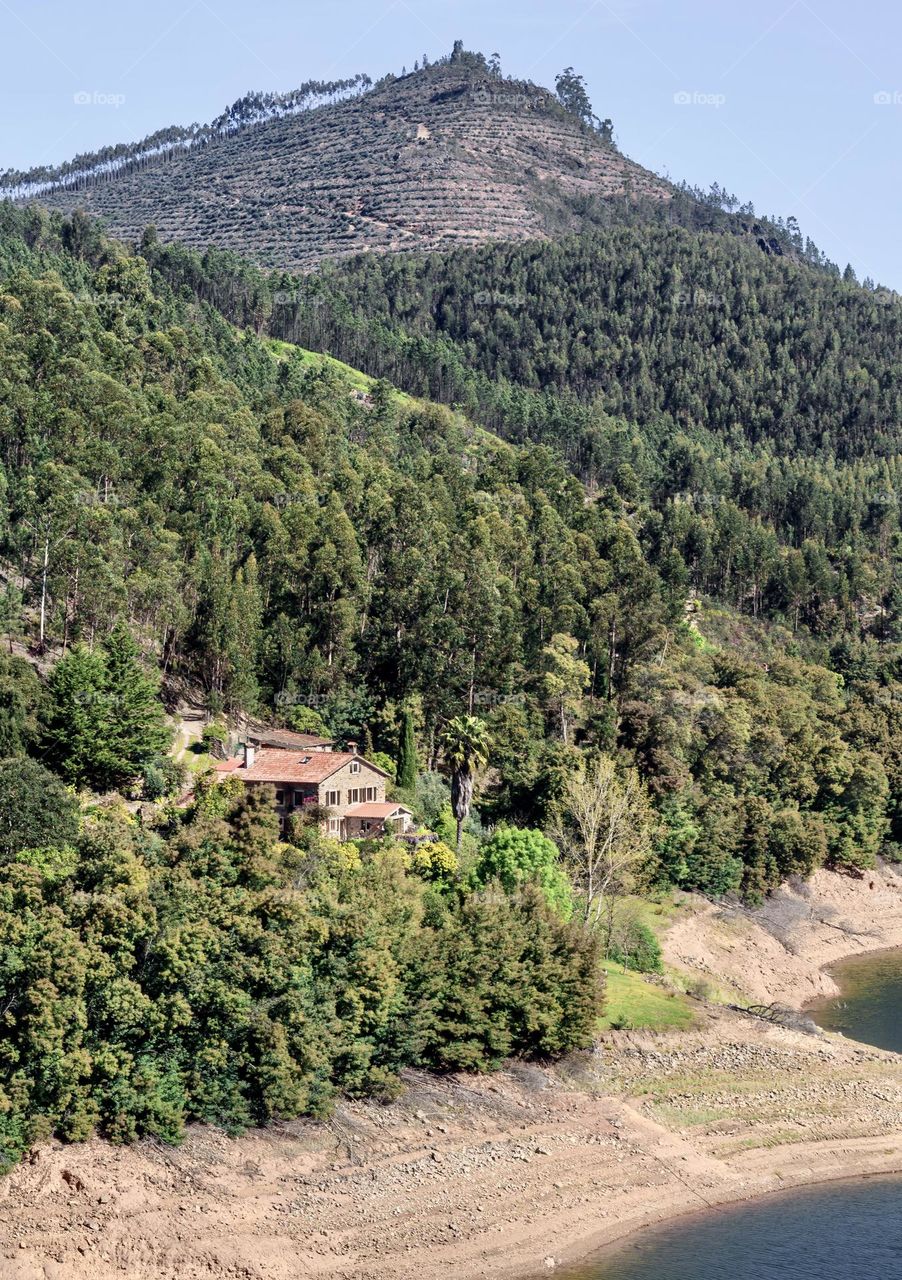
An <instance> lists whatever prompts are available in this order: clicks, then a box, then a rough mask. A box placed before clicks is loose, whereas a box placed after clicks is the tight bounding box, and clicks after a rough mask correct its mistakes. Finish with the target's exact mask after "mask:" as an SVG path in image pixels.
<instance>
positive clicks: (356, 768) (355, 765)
mask: <svg viewBox="0 0 902 1280" xmlns="http://www.w3.org/2000/svg"><path fill="white" fill-rule="evenodd" d="M359 772H360V761H359V760H352V761H351V773H359Z"/></svg>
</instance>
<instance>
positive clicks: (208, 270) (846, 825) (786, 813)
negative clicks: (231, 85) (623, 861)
mask: <svg viewBox="0 0 902 1280" xmlns="http://www.w3.org/2000/svg"><path fill="white" fill-rule="evenodd" d="M3 216H4V229H3V234H2V264H3V265H2V270H3V276H4V285H3V296H2V301H0V305H2V316H3V327H2V329H0V339H2V344H3V351H2V355H3V361H2V369H3V383H2V390H0V406H2V418H0V422H2V434H0V441H2V450H3V454H2V457H3V465H4V474H5V500H6V504H7V521H6V524H5V527H4V535H3V547H2V551H3V560H4V563H5V565H6V566H7V569H6V576H7V588H6V593H5V599H4V612H5V617H6V622H5V626H6V628H7V630H8V632H9V634H10V637H11V639H15V638H17V637H21V636H23V635H26V634H27V635H28V637H29V638H30V640H31V642H32V643H35V644H37V645H38V647H39V648H43V649H44V650H46V651H47V652H48V653H50V654H51V655H57V654H58V653H59V652H60V646H62V647H63V648H67V647H71V646H72V645H73V644H74V643H75V642H77V641H80V640H81V641H86V642H87V643H88V644H89V645H97V644H98V643H99V642H100V641H101V640H102V639H103V637H105V636H106V635H107V634H108V633H109V631H110V630H111V628H112V627H113V625H114V623H115V621H116V620H117V619H124V620H125V621H126V622H127V624H128V625H129V627H130V628H131V629H132V630H133V632H134V634H135V635H137V636H138V637H139V638H140V641H141V644H142V646H143V649H144V651H145V654H146V655H147V657H148V658H152V660H153V661H154V662H155V663H157V664H158V665H159V667H160V669H161V671H162V673H163V675H164V677H165V679H166V680H167V681H172V680H175V679H179V680H187V681H190V682H192V684H194V685H196V686H197V687H198V688H199V689H200V690H202V691H203V696H204V697H205V698H206V699H207V703H208V706H209V707H210V710H211V714H217V713H220V712H226V713H229V712H235V711H237V710H239V709H240V710H242V711H252V712H257V713H260V714H262V715H264V716H269V717H271V718H277V719H282V720H285V719H288V718H289V715H290V713H291V712H292V711H297V710H298V709H302V708H305V707H306V708H308V709H311V708H312V709H315V710H316V711H317V713H319V714H321V715H322V716H323V717H324V719H325V720H326V722H327V723H328V725H329V726H330V728H331V729H332V731H333V732H335V733H336V735H338V736H340V737H341V736H345V737H357V738H360V739H362V738H364V736H366V737H367V739H368V742H369V744H370V745H371V746H372V747H373V748H374V749H376V750H381V751H384V752H386V753H388V755H390V756H395V755H396V754H397V752H398V747H399V736H400V728H401V723H402V719H403V716H404V714H405V709H407V711H411V710H412V714H413V716H414V719H415V722H416V724H415V728H416V736H417V742H418V750H419V752H420V761H419V763H420V766H421V767H425V768H427V769H429V768H432V767H434V766H435V764H436V762H437V761H438V760H439V759H440V748H439V742H440V737H441V733H442V731H443V729H444V727H445V726H446V725H447V724H448V723H449V721H450V720H452V719H453V718H454V717H456V716H458V715H459V714H461V713H462V712H475V713H476V714H477V715H479V716H480V717H482V718H483V719H484V721H485V723H486V726H487V730H488V736H489V741H490V743H491V751H490V768H489V772H488V773H487V775H486V778H485V781H484V785H483V787H482V790H481V793H480V795H479V797H478V802H477V805H478V810H479V812H480V813H481V815H482V819H483V821H484V822H486V823H495V822H498V821H501V820H505V819H506V820H509V821H515V822H518V823H520V824H524V825H529V826H534V827H543V826H546V825H547V824H548V823H549V822H550V821H551V819H552V816H553V813H554V810H555V805H556V803H557V802H558V800H559V799H560V796H561V794H562V791H563V790H564V789H565V788H566V785H567V780H568V778H569V777H570V776H571V775H572V774H573V772H574V770H577V771H578V770H579V768H580V767H581V762H583V763H584V762H585V761H587V760H591V758H592V752H593V751H594V750H596V749H598V748H601V749H603V751H604V752H606V753H609V754H610V753H613V754H614V755H615V757H617V758H619V759H620V761H621V763H622V765H623V766H624V767H628V766H630V765H636V766H638V768H639V771H640V774H641V776H642V778H643V780H644V784H645V785H646V786H647V788H648V790H649V792H650V794H651V797H652V801H653V805H654V812H655V815H656V818H655V821H656V822H658V823H659V824H660V826H659V835H658V837H657V844H656V849H657V854H656V858H657V863H656V869H655V870H654V871H653V872H652V876H653V878H654V877H655V876H657V877H659V878H661V879H663V880H670V881H671V882H674V883H677V884H681V885H685V886H690V887H699V888H703V889H706V890H709V891H713V892H723V891H726V890H730V889H735V888H740V887H742V888H743V889H744V890H745V891H746V892H747V893H750V894H756V893H760V892H762V891H764V890H766V889H767V888H768V887H770V886H772V885H773V884H775V883H777V882H778V881H779V880H780V879H781V878H782V877H783V876H785V875H787V874H789V873H791V872H793V871H799V870H801V871H805V870H807V869H809V868H810V867H812V866H814V865H818V864H819V863H822V862H824V861H827V862H830V863H832V864H834V865H840V866H854V865H860V864H866V863H867V862H868V861H869V860H870V859H872V858H873V857H874V856H875V855H876V854H877V853H878V852H879V851H880V850H881V848H883V849H884V851H886V852H889V853H892V852H893V850H894V849H895V847H896V846H895V844H894V842H898V841H899V839H900V836H902V826H900V820H902V814H900V808H899V797H900V778H902V759H900V754H899V745H898V744H899V741H900V735H899V728H900V708H902V700H900V692H902V690H900V685H899V682H898V681H899V674H900V672H899V658H900V648H899V641H900V638H902V637H900V618H899V608H900V593H899V588H898V556H899V533H898V508H897V505H896V504H895V503H894V502H893V501H892V500H890V499H891V496H892V495H891V492H890V490H889V489H887V490H885V496H884V498H883V500H882V501H880V502H878V501H877V500H876V497H875V495H874V492H873V486H874V485H875V483H876V482H877V476H878V475H879V474H881V473H882V474H883V475H884V476H885V477H886V479H885V481H884V483H886V484H890V483H891V477H892V474H894V473H893V472H892V467H894V466H895V465H896V464H895V462H894V461H890V460H881V461H879V462H878V461H877V460H876V459H875V458H874V457H873V456H872V455H871V453H870V451H868V450H866V449H865V447H864V446H865V442H864V440H863V439H862V441H861V447H860V452H861V453H862V455H863V456H862V458H861V459H859V460H856V461H854V462H844V461H840V460H825V459H823V458H820V457H816V456H803V455H802V454H801V453H800V452H796V453H792V452H791V451H789V450H787V451H786V452H785V454H784V456H782V457H779V458H778V457H777V456H776V455H775V454H774V455H771V454H769V453H768V451H767V450H766V448H765V447H764V446H762V447H761V452H760V454H757V455H756V454H755V453H753V452H752V448H751V443H750V442H743V441H742V440H741V438H740V439H737V440H735V441H734V442H733V443H732V444H731V445H722V444H721V443H720V441H719V440H718V439H717V438H716V436H715V433H714V432H713V430H711V429H710V428H708V429H707V430H706V431H704V432H703V431H702V430H701V427H700V425H699V426H693V427H692V429H691V430H688V431H687V432H686V433H684V434H683V435H681V436H676V435H675V436H673V437H672V438H670V439H669V440H668V439H667V437H666V435H664V434H662V435H661V436H660V437H659V438H658V440H657V442H656V441H655V432H654V429H653V428H646V427H644V426H640V425H639V424H637V423H630V422H627V421H625V420H622V419H619V418H614V417H611V416H608V415H606V414H605V413H604V412H603V411H602V410H600V409H599V408H598V407H597V406H592V407H591V408H590V409H589V410H587V412H591V413H592V414H593V415H595V420H594V430H595V438H596V439H597V442H598V449H599V459H598V464H597V466H596V467H595V468H594V470H593V474H592V477H591V484H590V485H589V487H588V488H586V486H585V485H584V484H583V482H582V481H581V479H580V478H579V477H578V476H577V475H574V474H573V472H572V471H571V470H570V469H568V466H567V465H566V462H565V460H564V458H562V457H559V456H558V455H557V454H556V452H555V450H554V449H553V448H552V447H550V445H549V444H524V443H517V444H510V443H505V442H502V441H501V440H499V439H498V438H496V437H493V436H491V435H489V434H487V433H486V432H484V431H483V430H482V429H480V428H479V427H478V426H476V425H474V424H473V422H472V421H470V420H469V419H468V418H466V417H465V416H462V415H461V414H459V413H456V412H452V411H450V410H448V409H447V408H442V407H440V406H438V405H435V404H429V403H426V402H423V401H417V400H410V399H406V398H404V397H402V396H400V395H398V394H396V393H395V392H394V391H393V390H392V389H391V388H390V386H388V384H386V383H384V382H383V383H379V384H377V385H375V386H374V387H373V391H372V396H371V398H370V400H369V401H368V402H367V401H365V400H361V399H360V398H358V394H354V388H353V386H352V384H351V383H350V382H346V381H343V380H342V379H343V375H342V374H341V371H340V370H337V371H336V367H335V366H333V365H330V364H328V363H323V362H316V361H314V360H312V359H311V358H310V357H309V356H308V355H305V353H304V352H303V351H301V350H298V349H296V348H292V347H290V346H288V345H286V344H280V343H275V342H273V341H271V340H270V339H268V338H266V337H264V336H258V335H257V333H256V332H255V331H254V330H256V329H258V328H263V327H265V324H266V322H267V320H268V319H269V317H268V316H267V315H266V314H264V313H262V312H261V314H260V316H259V317H258V323H257V324H256V325H255V326H254V330H245V331H244V332H239V331H238V329H236V328H234V327H233V326H232V324H230V323H229V322H228V321H227V320H226V319H224V318H223V315H222V313H221V312H220V311H219V310H217V309H215V308H214V307H212V306H210V305H209V304H207V303H202V302H200V301H198V299H199V298H200V297H201V296H203V295H204V294H207V295H210V294H215V293H217V292H220V293H222V294H226V293H228V292H229V290H232V291H233V292H232V295H231V297H230V298H229V299H228V301H229V303H230V305H229V306H228V307H227V308H226V309H227V310H229V311H230V312H233V313H234V312H235V311H236V310H238V309H240V308H241V307H247V306H250V305H251V301H250V295H249V294H239V293H238V292H237V291H236V290H235V281H236V279H239V275H237V274H236V270H235V264H234V263H231V262H230V261H228V260H226V261H225V263H223V261H222V260H221V259H219V258H217V257H215V256H214V257H209V258H207V259H206V260H204V261H201V259H199V258H196V257H192V256H191V255H190V254H185V253H184V252H183V251H177V250H172V249H170V250H163V249H162V248H161V247H160V246H159V245H158V244H157V243H156V242H155V241H154V240H153V238H152V237H150V238H148V239H147V240H146V242H145V245H144V250H143V252H144V254H146V256H141V255H132V254H130V253H128V252H127V251H126V250H124V249H123V248H121V247H119V246H117V245H115V244H113V243H111V242H108V241H106V240H104V239H103V237H102V236H101V234H100V232H99V231H98V229H97V227H96V226H95V225H94V224H92V223H90V222H89V221H87V220H85V219H84V218H82V217H76V218H74V219H73V220H71V221H64V220H62V219H61V218H60V217H59V216H55V217H53V218H48V217H47V215H46V214H42V213H40V212H39V211H25V212H21V213H17V212H14V211H12V210H10V209H9V207H8V206H7V208H6V210H5V212H4V215H3ZM192 273H193V274H192ZM241 278H243V279H244V280H245V283H246V284H247V287H248V289H251V288H256V287H257V286H258V285H259V284H260V279H259V278H258V277H254V276H253V275H252V274H246V275H245V276H243V277H241ZM189 284H190V287H189ZM824 287H828V286H827V285H825V286H824ZM830 287H832V285H831V286H830ZM843 287H845V286H843ZM849 288H851V286H849ZM261 296H262V295H261ZM220 301H221V299H220ZM221 305H223V306H224V305H225V304H224V303H222V302H221ZM856 305H863V304H856ZM243 318H244V319H245V322H246V321H247V316H244V317H243ZM886 323H888V324H889V323H890V321H887V322H886ZM887 341H888V339H887ZM877 346H878V349H879V341H878V343H877ZM887 350H888V348H887ZM878 372H879V371H878ZM874 376H875V381H877V382H879V383H880V384H881V385H882V384H884V383H888V381H889V380H890V378H891V374H890V370H889V369H888V368H887V369H886V370H885V372H884V373H879V376H878V373H877V372H875V375H874ZM704 384H705V385H707V379H704ZM702 385H703V380H702V379H701V378H700V379H699V380H698V381H697V382H696V384H695V391H694V394H695V395H700V393H701V387H702ZM843 385H844V384H843ZM757 394H758V397H759V400H760V399H761V397H762V395H763V392H762V391H761V389H760V388H759V391H758V393H757ZM843 394H845V393H843ZM839 399H840V402H839V404H838V405H836V406H834V409H833V412H834V414H835V416H836V417H837V418H840V417H841V416H842V415H843V414H845V412H846V407H845V402H844V401H843V400H842V397H841V396H840V397H839ZM544 402H545V403H547V404H549V405H551V406H552V407H553V408H554V411H555V412H556V413H559V414H561V415H562V419H565V417H566V411H567V404H568V401H567V400H566V399H565V398H561V399H559V400H558V399H556V398H555V397H553V396H551V395H549V396H548V397H547V398H546V400H545V401H544ZM477 408H478V406H477ZM776 410H777V405H776V404H775V405H774V411H775V413H776ZM511 434H512V435H513V436H515V437H516V436H517V435H518V434H520V433H519V432H518V430H516V429H514V430H513V431H512V432H511ZM543 434H544V435H545V436H546V438H548V437H550V436H551V431H550V426H549V427H548V428H547V429H546V430H545V431H544V432H543ZM665 440H667V443H665ZM778 494H779V495H781V498H780V500H781V504H782V506H781V507H780V509H773V508H772V506H769V505H768V504H773V503H774V501H775V499H776V496H777V495H778ZM781 512H782V514H781ZM799 521H803V522H805V523H804V526H803V527H799V526H798V522H799ZM17 670H18V667H17V666H16V663H15V661H11V662H10V664H9V670H8V672H7V675H6V677H5V679H6V681H7V685H6V687H7V694H6V695H5V696H6V698H7V703H8V708H9V710H8V713H7V717H6V721H5V723H6V725H7V730H6V732H7V734H8V737H7V747H6V749H7V750H12V749H14V748H16V749H18V748H22V749H26V750H31V751H33V752H36V753H38V754H40V753H41V751H42V750H44V749H45V748H42V746H41V741H42V740H41V736H40V730H39V728H35V724H36V723H37V722H39V721H40V719H41V710H40V707H38V706H36V703H38V702H39V701H40V698H41V696H42V695H41V691H40V690H39V689H36V688H35V687H34V685H33V682H31V681H28V682H26V681H24V680H23V681H22V683H21V686H19V685H17V683H16V679H17V677H16V672H17Z"/></svg>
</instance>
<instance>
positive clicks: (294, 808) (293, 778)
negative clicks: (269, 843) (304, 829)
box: [216, 742, 412, 840]
mask: <svg viewBox="0 0 902 1280" xmlns="http://www.w3.org/2000/svg"><path fill="white" fill-rule="evenodd" d="M216 770H217V773H219V774H221V775H226V776H228V775H232V774H234V775H235V776H236V777H238V778H241V780H242V782H244V783H245V784H246V785H247V786H266V785H269V786H272V787H274V788H275V793H276V796H275V802H276V812H277V813H278V815H279V821H280V825H281V827H282V830H283V831H285V829H286V824H287V822H288V819H289V817H290V816H291V814H293V813H296V812H298V811H303V810H304V808H306V807H308V806H311V805H317V806H319V808H320V809H322V810H325V811H327V812H326V816H325V817H324V819H323V823H322V829H323V831H324V832H327V833H328V834H329V835H332V836H335V837H336V838H337V839H339V840H353V839H361V838H364V837H374V836H380V835H385V834H388V833H390V832H391V833H395V834H397V835H404V834H405V833H406V832H407V831H408V830H409V829H410V826H411V818H412V815H411V811H410V810H409V809H408V808H406V807H405V806H404V805H402V804H396V803H394V802H392V801H389V800H386V798H385V782H386V779H387V778H388V774H387V773H386V772H385V770H384V769H380V768H379V766H378V765H375V764H373V763H372V761H370V760H366V759H364V757H363V756H361V755H358V753H357V749H356V745H355V744H353V743H351V744H349V749H348V750H347V751H334V750H331V749H328V748H325V747H322V746H316V747H313V746H311V747H307V748H297V747H294V748H292V749H287V748H284V747H262V748H258V747H256V746H255V745H254V744H253V743H251V742H248V743H245V744H244V746H243V748H242V750H241V753H240V754H239V755H238V756H234V757H232V759H230V760H223V761H220V763H219V764H217V766H216Z"/></svg>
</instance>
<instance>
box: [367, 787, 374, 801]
mask: <svg viewBox="0 0 902 1280" xmlns="http://www.w3.org/2000/svg"><path fill="white" fill-rule="evenodd" d="M366 798H367V800H375V799H376V788H375V787H367V789H366Z"/></svg>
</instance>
